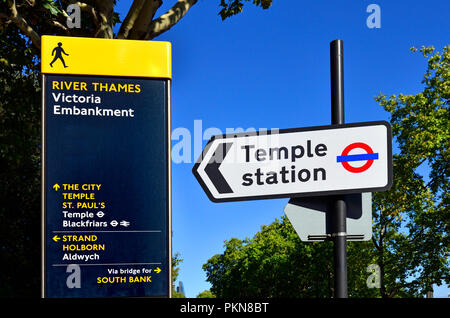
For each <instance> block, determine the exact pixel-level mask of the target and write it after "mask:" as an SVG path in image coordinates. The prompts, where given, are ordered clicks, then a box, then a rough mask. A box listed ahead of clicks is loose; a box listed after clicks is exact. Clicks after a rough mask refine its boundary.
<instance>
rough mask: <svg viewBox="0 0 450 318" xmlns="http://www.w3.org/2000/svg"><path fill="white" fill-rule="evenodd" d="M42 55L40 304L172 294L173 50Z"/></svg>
mask: <svg viewBox="0 0 450 318" xmlns="http://www.w3.org/2000/svg"><path fill="white" fill-rule="evenodd" d="M41 53H42V59H41V61H42V73H43V80H42V84H43V107H42V122H43V125H42V135H43V136H42V142H43V149H42V225H43V228H42V248H43V251H42V297H58V298H62V297H90V298H91V297H170V296H171V290H172V288H171V204H170V200H171V190H170V187H171V185H170V80H171V48H170V43H168V42H147V41H131V40H107V39H91V38H71V37H56V36H43V37H42V52H41Z"/></svg>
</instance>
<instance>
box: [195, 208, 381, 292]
mask: <svg viewBox="0 0 450 318" xmlns="http://www.w3.org/2000/svg"><path fill="white" fill-rule="evenodd" d="M348 245H349V246H348V258H349V261H348V263H349V271H348V275H349V281H350V282H351V284H350V290H351V292H350V296H354V297H371V296H372V297H374V296H376V293H375V291H374V290H371V289H368V288H367V286H366V279H367V277H368V276H369V274H366V269H367V266H368V265H369V264H371V263H372V259H371V258H370V257H367V256H366V255H367V254H368V253H370V250H371V247H372V244H371V243H370V242H362V243H360V242H355V243H349V244H348ZM203 269H204V270H205V271H206V276H207V281H209V282H210V283H211V284H212V288H211V291H212V293H214V294H215V295H217V297H267V298H273V297H283V298H298V297H308V298H311V297H325V298H330V297H332V296H333V279H334V277H333V247H332V243H331V242H314V243H304V242H302V241H300V239H299V237H298V235H297V233H296V232H295V230H294V228H293V227H292V225H291V224H290V222H289V220H288V219H287V217H285V216H283V217H281V220H278V219H276V220H275V221H274V222H273V223H272V224H270V225H268V226H265V225H264V226H262V227H261V231H260V232H258V233H256V234H255V236H254V237H253V238H251V239H250V238H247V239H245V240H239V239H236V238H232V239H230V240H228V241H225V251H224V253H223V254H216V255H214V256H213V257H211V258H210V259H209V260H208V262H207V263H206V264H204V265H203Z"/></svg>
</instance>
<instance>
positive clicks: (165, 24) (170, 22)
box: [144, 0, 197, 40]
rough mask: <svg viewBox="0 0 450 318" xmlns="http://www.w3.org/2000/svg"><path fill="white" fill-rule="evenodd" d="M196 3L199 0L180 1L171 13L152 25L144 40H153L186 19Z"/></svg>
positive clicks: (168, 12) (156, 20)
mask: <svg viewBox="0 0 450 318" xmlns="http://www.w3.org/2000/svg"><path fill="white" fill-rule="evenodd" d="M196 3H197V0H178V1H177V3H175V5H174V6H173V7H172V8H171V9H170V10H169V11H167V12H166V13H164V14H163V15H162V16H160V17H159V18H158V19H155V20H153V21H152V23H150V25H149V29H148V31H147V34H146V35H145V36H144V40H151V39H153V38H155V37H157V36H158V35H160V34H162V33H164V32H166V31H167V30H169V29H170V28H171V27H173V26H174V25H175V24H177V23H178V21H180V20H181V19H182V18H183V17H184V15H185V14H186V12H188V10H189V9H190V8H192V6H193V5H194V4H196Z"/></svg>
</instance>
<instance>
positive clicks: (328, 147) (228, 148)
mask: <svg viewBox="0 0 450 318" xmlns="http://www.w3.org/2000/svg"><path fill="white" fill-rule="evenodd" d="M193 173H194V175H195V176H196V178H197V180H198V181H199V183H200V184H201V185H202V187H203V189H204V190H205V192H206V194H207V195H208V197H209V198H210V199H211V200H212V201H214V202H224V201H238V200H255V199H268V198H281V197H295V196H318V195H331V194H346V193H357V192H374V191H384V190H387V189H389V188H390V186H391V185H392V134H391V127H390V125H389V123H387V122H384V121H377V122H366V123H354V124H345V125H335V126H319V127H306V128H294V129H282V130H277V131H274V130H272V131H261V132H255V133H241V134H230V135H218V136H214V137H213V138H211V140H210V141H209V142H208V144H207V145H206V147H205V149H204V150H203V153H202V155H201V156H200V158H199V159H198V160H197V163H196V164H195V166H194V168H193Z"/></svg>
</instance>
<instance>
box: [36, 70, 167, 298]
mask: <svg viewBox="0 0 450 318" xmlns="http://www.w3.org/2000/svg"><path fill="white" fill-rule="evenodd" d="M47 75H50V76H53V75H56V76H75V77H77V76H79V77H108V78H118V79H121V78H124V76H109V75H108V76H106V75H83V74H59V73H51V74H42V78H41V85H42V86H41V87H42V110H41V144H42V147H41V298H47V286H46V279H47V277H46V269H47V257H46V255H47V254H46V253H47V251H46V245H47V244H46V235H47V226H46V225H47V222H46V220H47V218H46V216H47V213H46V212H47V211H46V203H47V196H46V189H47V185H46V179H45V175H46V170H45V169H46V137H47V125H46V120H45V119H46V109H47V107H46V96H45V89H46V88H45V79H46V76H47ZM125 78H126V79H133V78H134V79H153V80H162V81H164V82H165V95H166V105H165V107H166V114H167V116H166V123H165V126H166V130H167V131H166V137H167V139H166V141H165V142H166V145H167V153H166V176H167V180H166V181H167V191H168V192H167V193H168V196H167V202H166V216H167V229H166V242H167V249H166V252H167V260H168V269H167V276H168V277H167V282H168V289H167V291H168V294H167V295H155V296H138V297H135V296H117V297H115V298H118V299H120V298H156V299H157V298H172V168H171V166H172V160H171V158H172V157H171V151H172V147H171V144H172V143H171V98H170V97H171V83H172V81H171V80H170V79H167V78H154V77H139V76H130V77H128V76H126V77H125ZM96 298H97V299H101V298H100V297H96ZM103 298H104V297H103ZM85 299H88V298H85Z"/></svg>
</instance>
